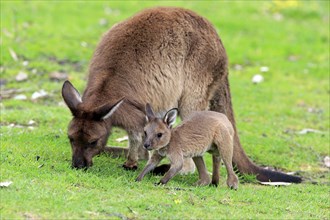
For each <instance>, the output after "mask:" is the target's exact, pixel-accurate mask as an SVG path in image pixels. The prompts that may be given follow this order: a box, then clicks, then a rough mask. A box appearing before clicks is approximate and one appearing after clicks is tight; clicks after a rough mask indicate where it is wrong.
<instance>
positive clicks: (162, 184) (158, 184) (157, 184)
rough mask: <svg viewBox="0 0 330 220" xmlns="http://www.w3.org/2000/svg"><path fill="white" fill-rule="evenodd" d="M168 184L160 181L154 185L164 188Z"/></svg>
mask: <svg viewBox="0 0 330 220" xmlns="http://www.w3.org/2000/svg"><path fill="white" fill-rule="evenodd" d="M165 184H166V183H162V182H161V181H159V182H158V183H154V185H155V186H164V185H165Z"/></svg>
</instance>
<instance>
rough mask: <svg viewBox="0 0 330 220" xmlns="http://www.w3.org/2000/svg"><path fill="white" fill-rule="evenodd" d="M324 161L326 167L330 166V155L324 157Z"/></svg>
mask: <svg viewBox="0 0 330 220" xmlns="http://www.w3.org/2000/svg"><path fill="white" fill-rule="evenodd" d="M323 162H324V165H325V166H326V167H328V168H330V157H329V156H326V157H324V159H323Z"/></svg>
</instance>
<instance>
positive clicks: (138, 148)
mask: <svg viewBox="0 0 330 220" xmlns="http://www.w3.org/2000/svg"><path fill="white" fill-rule="evenodd" d="M128 140H129V149H128V155H127V160H126V162H125V163H124V165H123V167H124V168H125V169H127V170H136V169H137V167H138V159H139V156H140V157H141V156H142V157H148V156H147V154H148V152H147V150H145V149H144V148H143V146H142V144H143V143H142V133H139V132H129V133H128Z"/></svg>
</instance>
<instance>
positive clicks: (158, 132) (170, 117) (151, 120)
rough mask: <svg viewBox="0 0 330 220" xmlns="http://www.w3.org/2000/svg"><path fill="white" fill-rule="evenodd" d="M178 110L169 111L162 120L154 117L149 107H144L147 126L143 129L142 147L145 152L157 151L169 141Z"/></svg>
mask: <svg viewBox="0 0 330 220" xmlns="http://www.w3.org/2000/svg"><path fill="white" fill-rule="evenodd" d="M177 114H178V109H176V108H173V109H171V110H169V111H168V112H167V113H166V114H165V116H164V117H163V118H158V117H156V116H155V114H154V112H153V110H152V108H151V106H150V105H149V104H147V105H146V120H147V124H146V126H145V127H144V135H145V140H144V144H143V146H144V147H145V148H146V149H147V150H159V149H161V148H163V147H165V146H166V145H168V143H169V142H170V140H171V128H172V126H173V124H174V123H175V120H176V116H177Z"/></svg>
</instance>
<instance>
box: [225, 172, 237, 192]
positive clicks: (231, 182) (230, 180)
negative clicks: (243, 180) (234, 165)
mask: <svg viewBox="0 0 330 220" xmlns="http://www.w3.org/2000/svg"><path fill="white" fill-rule="evenodd" d="M227 185H228V187H229V188H230V189H234V190H237V189H238V178H237V176H236V175H233V176H231V177H228V179H227Z"/></svg>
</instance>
